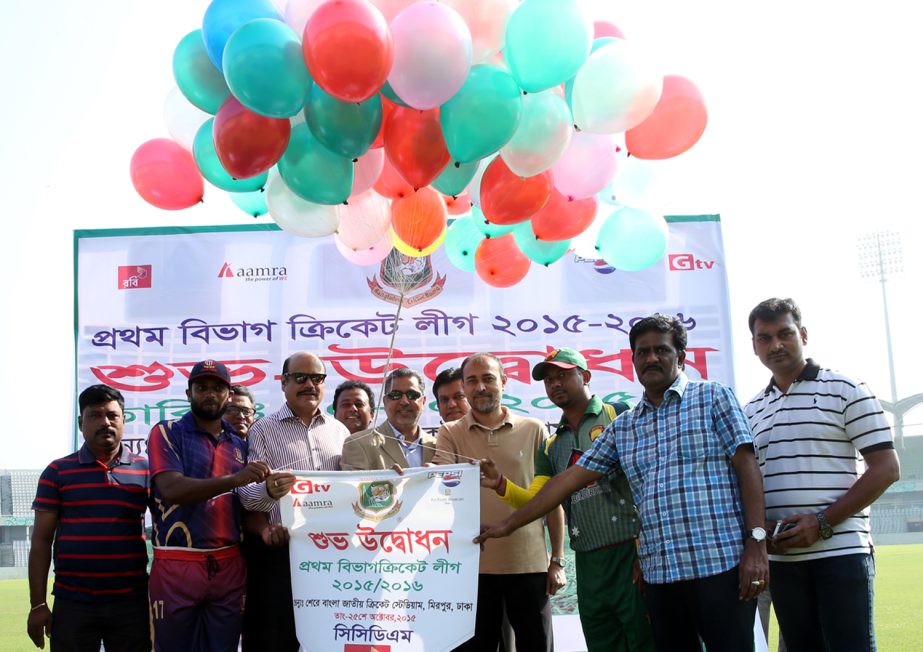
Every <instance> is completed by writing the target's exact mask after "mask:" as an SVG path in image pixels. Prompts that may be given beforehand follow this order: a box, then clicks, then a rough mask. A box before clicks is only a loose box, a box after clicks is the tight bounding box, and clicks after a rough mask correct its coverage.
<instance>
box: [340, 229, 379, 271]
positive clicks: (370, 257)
mask: <svg viewBox="0 0 923 652" xmlns="http://www.w3.org/2000/svg"><path fill="white" fill-rule="evenodd" d="M333 241H334V242H335V243H336V246H337V250H338V251H339V252H340V254H342V256H343V258H345V259H346V260H348V261H349V262H351V263H353V264H355V265H362V266H363V267H364V266H366V265H377V264H378V263H380V262H381V261H383V260H384V259H385V256H387V255H388V253H389V252H390V251H391V248H392V246H393V245H392V242H391V232H390V231H389V232H387V233H385V235H384V237H383V238H382V239H381V240H379V241H378V242H376V243H375V244H373V245H372V246H371V247H367V248H365V249H360V250H359V251H354V250H352V249H350V248H349V247H347V246H346V245H344V244H343V243H342V242H341V241H340V237H339V236H338V235H334V236H333Z"/></svg>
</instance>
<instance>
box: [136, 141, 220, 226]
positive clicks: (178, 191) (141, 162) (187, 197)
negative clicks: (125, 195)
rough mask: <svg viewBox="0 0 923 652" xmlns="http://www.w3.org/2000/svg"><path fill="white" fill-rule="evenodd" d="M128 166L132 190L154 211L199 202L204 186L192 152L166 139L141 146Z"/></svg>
mask: <svg viewBox="0 0 923 652" xmlns="http://www.w3.org/2000/svg"><path fill="white" fill-rule="evenodd" d="M129 167H130V170H131V183H132V184H133V185H134V187H135V190H137V191H138V194H139V195H141V198H142V199H144V201H146V202H147V203H149V204H153V205H154V206H156V207H157V208H163V209H165V210H169V211H175V210H180V209H182V208H189V207H190V206H194V205H195V204H198V203H199V202H200V201H202V195H203V194H204V192H205V184H204V182H203V181H202V175H201V174H200V173H199V168H198V167H197V166H196V163H195V159H193V158H192V153H191V152H189V150H186V149H183V147H182V145H180V144H179V143H177V142H175V141H172V140H170V139H169V138H155V139H153V140H149V141H147V142H146V143H142V144H141V146H140V147H138V149H136V150H135V153H134V154H133V155H132V157H131V164H130V166H129Z"/></svg>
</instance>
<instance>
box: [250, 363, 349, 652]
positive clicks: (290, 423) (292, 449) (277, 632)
mask: <svg viewBox="0 0 923 652" xmlns="http://www.w3.org/2000/svg"><path fill="white" fill-rule="evenodd" d="M326 379H327V371H326V369H325V367H324V363H323V361H322V360H321V359H320V358H319V357H317V356H316V355H314V354H313V353H308V352H307V351H300V352H298V353H294V354H292V355H291V356H289V358H288V359H287V360H285V362H284V363H283V364H282V392H283V394H284V395H285V403H284V404H283V405H282V407H280V408H279V409H278V410H276V411H275V412H273V413H272V414H267V415H266V416H265V417H263V418H262V419H260V420H259V421H257V422H256V423H254V424H253V427H252V428H251V429H250V435H249V444H250V458H251V459H254V460H262V461H264V462H265V463H266V464H268V465H269V468H270V469H274V470H278V471H277V472H274V473H272V474H271V475H270V476H269V477H268V478H267V479H266V481H265V482H260V483H258V484H251V485H249V486H247V487H242V488H241V489H240V494H241V500H242V501H243V503H244V506H245V507H246V508H247V509H249V510H253V511H262V512H269V521H270V523H272V524H276V523H281V521H282V517H281V512H280V511H279V499H280V498H281V497H282V496H284V495H286V494H287V493H288V492H289V490H290V489H291V488H292V485H293V484H294V482H295V476H294V474H293V473H291V471H290V470H291V469H298V470H305V471H336V470H338V469H339V468H340V452H341V451H342V450H343V441H344V440H345V439H346V437H347V436H348V435H349V431H348V430H347V429H346V426H344V425H343V424H342V423H340V422H339V421H337V420H336V419H334V418H333V417H331V416H329V415H328V414H326V412H324V410H322V409H320V406H321V403H322V402H323V400H324V386H325V385H324V381H325V380H326ZM247 563H248V567H247V570H248V573H249V577H250V581H249V583H248V596H247V610H246V612H245V614H244V636H243V649H244V650H245V652H246V651H248V650H254V651H259V650H278V651H280V652H286V651H291V652H295V650H297V649H298V639H297V638H296V636H295V616H294V612H293V611H292V578H291V571H290V569H289V558H288V547H287V546H285V547H280V548H275V547H270V546H264V545H262V544H261V542H259V541H257V542H255V549H254V550H253V554H252V555H248V558H247Z"/></svg>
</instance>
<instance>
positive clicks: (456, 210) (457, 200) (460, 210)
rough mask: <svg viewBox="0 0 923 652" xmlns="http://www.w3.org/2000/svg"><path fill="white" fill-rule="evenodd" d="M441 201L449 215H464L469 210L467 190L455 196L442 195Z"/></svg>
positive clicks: (469, 202) (469, 200)
mask: <svg viewBox="0 0 923 652" xmlns="http://www.w3.org/2000/svg"><path fill="white" fill-rule="evenodd" d="M442 201H444V202H445V207H446V210H448V211H449V215H464V214H465V213H467V212H468V211H470V210H471V196H470V195H469V194H468V193H467V192H463V193H462V194H460V195H458V196H457V197H450V196H449V195H443V196H442Z"/></svg>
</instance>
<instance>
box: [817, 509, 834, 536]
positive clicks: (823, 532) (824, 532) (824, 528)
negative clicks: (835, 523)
mask: <svg viewBox="0 0 923 652" xmlns="http://www.w3.org/2000/svg"><path fill="white" fill-rule="evenodd" d="M814 516H816V517H817V524H818V525H819V526H820V538H821V539H825V540H826V539H829V538H830V537H832V536H833V528H832V527H830V524H829V523H828V522H827V517H826V516H825V515H824V513H823V512H817V513H816V514H815V515H814Z"/></svg>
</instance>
